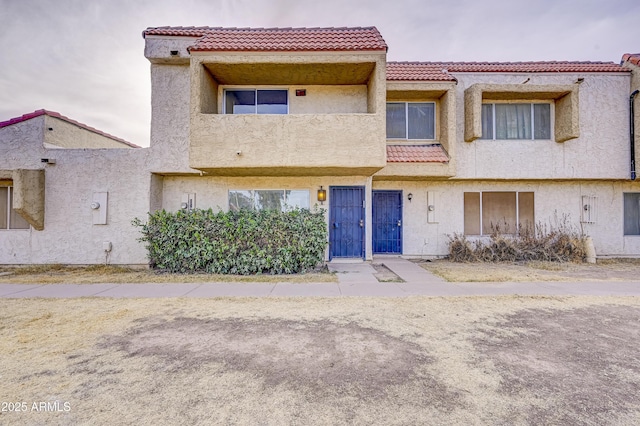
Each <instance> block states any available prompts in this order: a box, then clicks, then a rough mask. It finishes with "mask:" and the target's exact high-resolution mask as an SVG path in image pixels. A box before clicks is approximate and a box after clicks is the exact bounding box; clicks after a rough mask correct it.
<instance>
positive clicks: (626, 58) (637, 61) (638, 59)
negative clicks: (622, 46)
mask: <svg viewBox="0 0 640 426" xmlns="http://www.w3.org/2000/svg"><path fill="white" fill-rule="evenodd" d="M625 62H630V63H632V64H633V65H638V66H640V53H625V54H624V55H622V61H620V64H621V65H622V64H624V63H625Z"/></svg>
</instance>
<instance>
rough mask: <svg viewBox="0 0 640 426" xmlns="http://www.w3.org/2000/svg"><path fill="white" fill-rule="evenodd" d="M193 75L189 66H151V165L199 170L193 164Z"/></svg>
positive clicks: (168, 170) (163, 169) (172, 170)
mask: <svg viewBox="0 0 640 426" xmlns="http://www.w3.org/2000/svg"><path fill="white" fill-rule="evenodd" d="M189 87H190V74H189V66H188V65H155V64H152V65H151V88H152V89H151V144H150V148H151V151H152V152H153V154H152V155H151V156H150V157H149V159H150V164H149V165H150V168H151V170H152V171H154V172H158V173H195V171H194V170H192V169H191V168H190V167H189V156H188V154H187V153H188V152H189V120H190V116H189V112H190V103H191V98H190V89H189Z"/></svg>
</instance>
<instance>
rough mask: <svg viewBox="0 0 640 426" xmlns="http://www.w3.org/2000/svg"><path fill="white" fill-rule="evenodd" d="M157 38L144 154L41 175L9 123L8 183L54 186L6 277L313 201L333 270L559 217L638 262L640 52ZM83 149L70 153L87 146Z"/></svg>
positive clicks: (72, 162) (6, 251) (8, 255)
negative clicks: (437, 51)
mask: <svg viewBox="0 0 640 426" xmlns="http://www.w3.org/2000/svg"><path fill="white" fill-rule="evenodd" d="M144 38H145V43H146V46H145V56H146V57H147V58H148V59H149V61H150V62H151V81H152V126H151V146H150V148H149V149H136V150H130V149H129V150H121V149H106V150H97V151H88V150H77V149H66V150H64V151H60V154H58V151H56V152H55V153H56V154H58V155H56V159H57V163H56V165H45V164H43V163H40V159H41V158H48V157H51V156H54V155H53V152H54V151H53V148H51V147H49V146H48V145H45V144H48V143H51V142H50V141H48V140H46V136H47V134H46V132H45V140H42V132H40V133H38V131H35V130H34V132H35V133H34V136H33V137H29V136H25V135H26V133H25V132H24V131H22V130H17V129H18V127H17V126H25V125H26V124H27V123H29V122H30V121H32V120H27V121H24V122H20V123H15V124H11V125H6V126H4V127H3V126H2V124H4V123H2V124H0V152H2V153H3V155H2V156H0V173H4V174H5V175H7V176H8V175H9V174H11V175H12V176H19V175H20V173H22V172H19V171H17V169H24V168H26V169H33V170H39V171H38V173H40V174H42V173H43V172H42V170H44V176H46V184H45V185H44V188H45V193H46V196H45V199H44V204H45V206H46V209H44V216H43V219H44V220H43V223H44V229H42V230H40V231H38V230H35V229H40V228H39V227H36V225H34V223H32V221H29V223H31V226H30V230H28V231H27V230H23V231H19V230H15V231H10V230H5V231H2V230H0V263H50V262H53V261H56V262H61V263H98V262H100V261H104V258H105V252H104V251H103V245H104V242H105V241H109V242H112V251H111V252H110V253H111V259H110V261H111V262H112V263H127V264H137V263H144V262H145V261H144V248H143V247H142V244H141V243H139V242H137V241H136V238H137V237H138V235H137V233H136V232H133V228H132V227H131V225H130V221H131V220H132V219H133V218H134V217H144V216H145V215H146V212H147V211H153V210H156V209H160V208H164V209H166V210H173V211H175V210H178V209H181V208H213V209H214V210H218V209H220V210H227V209H236V208H243V207H250V208H267V207H268V208H282V209H286V208H288V207H295V206H299V207H306V208H312V209H313V208H315V206H316V205H317V206H318V207H322V208H326V209H327V223H328V229H329V234H328V236H327V238H328V241H329V242H330V245H329V249H328V251H327V258H328V259H334V258H344V257H347V258H365V259H371V257H372V256H373V255H376V254H402V255H405V256H425V257H434V256H443V255H446V254H447V243H448V235H452V234H454V233H464V234H466V235H469V236H473V237H475V236H481V235H486V234H489V233H490V232H491V228H492V225H495V224H496V223H500V224H501V226H502V227H503V228H504V227H505V226H506V228H507V229H508V230H511V231H513V230H515V229H516V228H517V227H518V226H525V225H531V224H534V223H543V224H550V223H551V224H554V223H555V221H556V220H563V218H565V219H566V220H567V221H569V222H570V223H571V224H573V225H574V226H575V227H576V228H578V229H582V230H583V231H584V232H585V233H586V234H589V235H591V236H592V237H593V240H594V243H595V247H596V251H597V253H598V255H599V256H640V238H639V237H640V186H638V183H636V182H634V181H633V180H632V179H631V174H632V172H631V168H632V167H633V164H632V161H631V155H630V152H631V149H632V147H633V145H634V144H632V143H630V142H631V138H632V136H631V132H632V126H631V125H630V117H631V116H630V112H631V108H630V106H631V105H632V104H633V103H635V105H636V110H638V109H640V108H637V105H638V102H639V101H638V100H637V99H638V98H640V96H638V97H637V98H635V99H633V98H630V95H631V94H632V93H633V92H634V91H635V90H637V89H639V88H640V66H639V61H640V55H625V56H624V57H623V63H622V64H620V65H619V64H614V63H610V62H521V63H444V62H429V63H412V62H390V63H387V61H386V51H387V46H386V44H385V42H384V40H383V38H382V37H381V35H380V34H379V33H378V31H377V30H376V29H375V28H373V27H371V28H307V29H304V28H303V29H290V28H289V29H235V28H227V29H225V28H209V27H201V28H194V27H187V28H185V27H161V28H149V29H147V30H146V31H145V32H144ZM637 115H638V114H637V113H636V114H635V117H636V118H635V120H636V121H635V123H636V126H635V127H636V128H638V129H640V123H638V118H637ZM44 117H46V118H47V119H51V117H50V114H45V115H44ZM32 127H34V128H35V127H36V126H35V124H33V125H32ZM90 130H91V129H90ZM7 132H9V133H7ZM637 133H638V132H637ZM7 135H13V136H9V137H8V136H7ZM38 138H40V139H38ZM7 140H9V144H8V145H7ZM11 141H13V145H12V142H11ZM637 142H638V136H637V134H636V135H635V142H634V143H637ZM69 143H70V142H68V141H60V140H58V141H57V142H56V145H57V146H61V145H64V146H66V147H68V148H78V146H77V145H74V146H70V145H65V144H69ZM29 144H31V145H29ZM6 146H8V147H9V149H8V151H6ZM5 151H6V152H10V153H11V152H14V153H15V154H14V157H10V158H5V156H4V152H5ZM97 153H99V154H97ZM96 156H97V157H99V159H96ZM26 158H28V159H29V160H28V161H27V160H25V159H26ZM58 158H59V160H58ZM3 170H4V171H3ZM33 173H35V172H33ZM70 175H71V176H78V177H77V181H76V182H69V180H68V177H69V176H70ZM0 177H2V175H0ZM4 179H6V180H7V181H8V179H9V178H8V177H5V178H4ZM13 179H14V182H15V180H16V178H15V177H14V178H13ZM16 186H17V185H16ZM63 188H64V190H63ZM69 189H71V190H69ZM14 191H15V192H17V190H14ZM319 191H326V201H324V202H321V201H319V199H318V193H319ZM96 193H108V205H109V211H108V214H107V217H106V219H107V220H106V225H98V224H93V223H92V221H93V219H94V218H95V216H96V215H97V214H98V212H96V211H95V210H91V209H90V206H89V205H90V204H91V200H92V199H93V198H92V197H95V194H96ZM102 196H104V195H102ZM0 197H1V193H0ZM51 197H53V198H54V199H53V200H51V199H50V198H51ZM25 199H26V198H25ZM18 201H20V200H18ZM1 202H2V200H1V198H0V209H1V208H2V207H1ZM18 204H19V206H18V207H19V209H18V210H19V211H20V212H23V211H24V207H20V206H22V204H20V203H18ZM13 207H14V208H16V205H15V200H14V206H13ZM21 209H22V210H21ZM17 220H19V219H17ZM505 223H506V225H505ZM1 224H2V216H0V225H1ZM22 226H24V223H22ZM38 226H40V225H38ZM0 227H1V226H0ZM21 232H22V233H21ZM27 234H28V235H27ZM4 235H7V236H8V237H4ZM9 240H10V241H11V242H10V243H8V244H7V243H6V241H9ZM57 241H64V244H63V245H64V249H63V250H62V251H60V252H58V253H56V255H55V256H54V255H52V254H51V253H52V252H53V251H54V250H58V248H57V247H56V242H57ZM73 244H76V246H74V247H73V249H70V245H73Z"/></svg>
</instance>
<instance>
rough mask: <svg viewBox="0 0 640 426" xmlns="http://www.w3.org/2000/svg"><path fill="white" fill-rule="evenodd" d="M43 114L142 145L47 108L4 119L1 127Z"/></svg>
mask: <svg viewBox="0 0 640 426" xmlns="http://www.w3.org/2000/svg"><path fill="white" fill-rule="evenodd" d="M43 115H48V116H49V117H54V118H58V119H60V120H64V121H66V122H67V123H70V124H73V125H75V126H78V127H81V128H83V129H85V130H88V131H90V132H92V133H96V134H99V135H101V136H104V137H106V138H109V139H112V140H114V141H117V142H120V143H123V144H125V145H128V146H130V147H131V148H141V146H139V145H136V144H134V143H131V142H128V141H126V140H124V139H122V138H119V137H117V136H113V135H111V134H109V133H106V132H103V131H102V130H98V129H96V128H95V127H91V126H88V125H86V124H83V123H80V122H79V121H76V120H73V119H71V118H69V117H66V116H64V115H62V114H60V113H59V112H56V111H50V110H47V109H39V110H36V111H34V112H30V113H27V114H23V115H21V116H20V117H14V118H11V119H9V120H6V121H2V122H0V128H3V127H8V126H11V125H13V124H18V123H22V122H24V121H27V120H31V119H32V118H36V117H40V116H43Z"/></svg>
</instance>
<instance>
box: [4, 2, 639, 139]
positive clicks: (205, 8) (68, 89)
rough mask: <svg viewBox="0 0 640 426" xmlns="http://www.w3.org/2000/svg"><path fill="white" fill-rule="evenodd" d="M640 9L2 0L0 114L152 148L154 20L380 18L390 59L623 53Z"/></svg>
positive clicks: (294, 22) (337, 21)
mask: <svg viewBox="0 0 640 426" xmlns="http://www.w3.org/2000/svg"><path fill="white" fill-rule="evenodd" d="M638 18H640V2H638V1H637V0H582V1H581V0H573V1H569V0H556V1H550V0H541V1H531V0H530V1H523V0H486V1H482V0H446V1H443V0H439V1H435V0H393V1H390V0H385V1H379V0H371V1H364V0H181V1H169V0H57V1H51V0H0V49H1V52H0V121H3V120H7V119H9V118H12V117H15V116H19V115H21V114H24V113H28V112H32V111H35V110H37V109H42V108H45V109H49V110H53V111H57V112H59V113H61V114H63V115H66V116H68V117H70V118H72V119H75V120H78V121H80V122H83V123H85V124H88V125H90V126H93V127H96V128H98V129H100V130H103V131H106V132H109V133H111V134H113V135H115V136H118V137H121V138H124V139H126V140H128V141H131V142H133V143H136V144H138V145H142V146H148V144H149V128H150V116H151V108H150V79H149V63H148V61H147V60H146V59H145V58H144V54H143V49H144V40H143V39H142V35H141V34H142V31H143V30H144V29H145V28H147V27H153V26H164V25H174V26H179V25H182V26H190V25H194V26H200V25H208V26H229V27H302V26H306V27H326V26H376V27H377V28H378V29H379V30H380V32H381V33H382V36H383V37H384V39H385V40H386V42H387V44H388V45H389V54H388V59H389V60H393V61H404V60H407V61H441V60H442V61H449V60H450V61H531V60H533V61H537V60H591V61H614V62H619V61H620V58H621V57H622V55H623V54H624V53H637V52H640V21H639V20H638Z"/></svg>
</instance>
